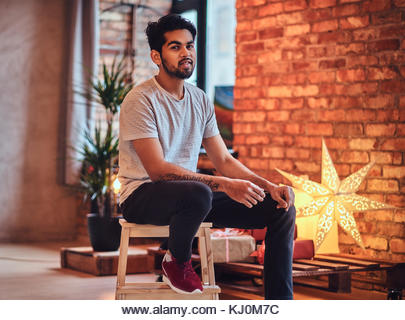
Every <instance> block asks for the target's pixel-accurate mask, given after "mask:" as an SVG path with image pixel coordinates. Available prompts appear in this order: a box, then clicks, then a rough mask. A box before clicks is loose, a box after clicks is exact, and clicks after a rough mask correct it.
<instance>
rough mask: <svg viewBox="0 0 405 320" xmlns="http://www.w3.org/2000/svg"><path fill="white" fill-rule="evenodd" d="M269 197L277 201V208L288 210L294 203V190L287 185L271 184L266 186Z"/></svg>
mask: <svg viewBox="0 0 405 320" xmlns="http://www.w3.org/2000/svg"><path fill="white" fill-rule="evenodd" d="M268 191H269V193H270V196H271V198H272V199H273V200H274V201H277V203H278V205H277V209H280V208H284V209H285V211H288V209H290V207H292V206H293V205H294V201H295V195H294V191H293V190H292V189H291V188H290V187H289V186H281V187H280V186H277V185H272V186H271V187H270V188H268Z"/></svg>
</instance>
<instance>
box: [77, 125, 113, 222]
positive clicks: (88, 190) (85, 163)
mask: <svg viewBox="0 0 405 320" xmlns="http://www.w3.org/2000/svg"><path fill="white" fill-rule="evenodd" d="M79 152H80V154H81V156H82V170H81V174H80V183H81V186H82V187H83V189H84V190H85V194H84V200H87V199H89V200H90V201H91V203H92V212H93V213H99V214H100V215H102V216H110V215H111V210H110V206H111V195H110V191H111V190H110V189H111V179H110V176H111V171H112V165H111V164H114V163H115V162H116V160H117V157H118V138H116V137H114V136H113V135H112V133H111V130H109V131H107V133H106V134H105V135H104V136H103V137H102V132H101V129H100V128H97V127H96V128H95V129H94V135H91V133H90V132H89V131H86V132H85V141H84V143H83V146H82V148H81V150H80V151H79Z"/></svg>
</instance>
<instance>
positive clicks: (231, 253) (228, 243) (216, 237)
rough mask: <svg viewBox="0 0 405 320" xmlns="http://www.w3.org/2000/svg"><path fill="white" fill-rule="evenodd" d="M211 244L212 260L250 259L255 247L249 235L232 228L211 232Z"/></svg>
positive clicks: (233, 260)
mask: <svg viewBox="0 0 405 320" xmlns="http://www.w3.org/2000/svg"><path fill="white" fill-rule="evenodd" d="M211 244H212V252H213V254H214V262H236V261H244V262H247V261H252V257H250V255H251V253H252V252H253V251H255V249H256V241H255V239H254V238H253V237H252V236H251V235H247V234H245V233H244V232H243V231H241V230H239V229H232V228H227V229H224V230H215V231H214V232H212V233H211Z"/></svg>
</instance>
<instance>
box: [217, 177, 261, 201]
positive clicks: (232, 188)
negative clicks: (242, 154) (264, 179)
mask: <svg viewBox="0 0 405 320" xmlns="http://www.w3.org/2000/svg"><path fill="white" fill-rule="evenodd" d="M223 187H224V192H225V193H226V194H227V195H228V196H229V197H230V198H231V199H233V200H235V201H237V202H239V203H242V204H244V205H245V206H246V207H248V208H252V207H253V206H254V205H256V204H257V203H258V201H260V202H261V201H263V199H264V197H265V196H266V194H265V193H264V189H262V188H260V187H259V186H257V185H255V184H254V183H252V182H250V181H247V180H241V179H228V180H227V182H226V183H224V184H223Z"/></svg>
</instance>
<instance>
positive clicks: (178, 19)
mask: <svg viewBox="0 0 405 320" xmlns="http://www.w3.org/2000/svg"><path fill="white" fill-rule="evenodd" d="M180 29H187V30H188V31H190V33H191V35H192V36H193V40H194V39H195V35H196V33H197V30H196V29H195V27H194V25H193V24H192V23H191V21H190V20H187V19H185V18H183V17H182V16H180V15H178V14H168V15H167V16H163V17H161V18H160V19H159V20H158V21H157V22H149V23H148V26H147V27H146V30H145V33H146V36H147V37H148V42H149V47H150V49H151V50H156V51H158V52H160V53H162V46H163V45H164V43H165V42H166V38H165V36H164V34H165V32H168V31H174V30H180Z"/></svg>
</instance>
